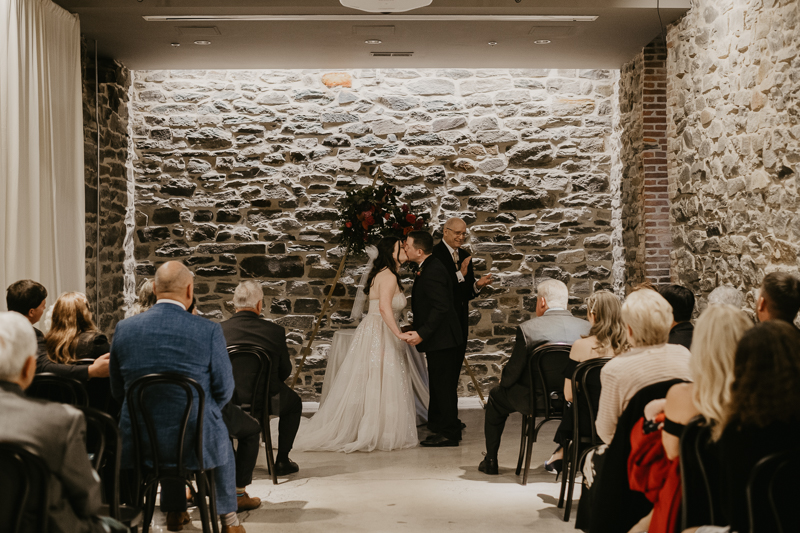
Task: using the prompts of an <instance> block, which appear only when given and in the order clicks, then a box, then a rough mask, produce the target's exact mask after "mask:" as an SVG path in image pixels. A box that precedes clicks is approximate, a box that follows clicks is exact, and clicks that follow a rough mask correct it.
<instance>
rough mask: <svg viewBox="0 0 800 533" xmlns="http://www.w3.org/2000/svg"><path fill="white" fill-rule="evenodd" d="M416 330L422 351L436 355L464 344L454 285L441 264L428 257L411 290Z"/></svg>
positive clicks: (437, 260)
mask: <svg viewBox="0 0 800 533" xmlns="http://www.w3.org/2000/svg"><path fill="white" fill-rule="evenodd" d="M411 310H412V311H413V313H414V329H415V330H416V331H417V333H418V334H419V336H420V337H422V342H421V343H419V345H418V346H417V349H418V350H419V351H420V352H434V351H438V350H446V349H448V348H455V347H456V346H460V345H461V344H464V342H465V340H464V336H463V334H462V332H461V324H460V323H459V319H458V316H457V315H456V311H455V307H454V305H453V282H452V280H451V279H450V273H449V272H448V271H447V268H446V267H445V266H444V265H443V264H442V262H441V261H440V260H439V259H437V258H436V257H434V256H432V255H431V256H429V257H428V258H427V259H426V260H425V261H424V262H423V263H422V265H420V269H419V272H418V274H417V276H416V279H415V280H414V286H413V288H412V289H411Z"/></svg>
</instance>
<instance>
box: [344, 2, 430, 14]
mask: <svg viewBox="0 0 800 533" xmlns="http://www.w3.org/2000/svg"><path fill="white" fill-rule="evenodd" d="M432 1H433V0H339V3H340V4H342V5H343V6H344V7H349V8H351V9H358V10H360V11H367V12H368V13H398V12H401V11H411V10H412V9H419V8H421V7H425V6H429V5H431V2H432Z"/></svg>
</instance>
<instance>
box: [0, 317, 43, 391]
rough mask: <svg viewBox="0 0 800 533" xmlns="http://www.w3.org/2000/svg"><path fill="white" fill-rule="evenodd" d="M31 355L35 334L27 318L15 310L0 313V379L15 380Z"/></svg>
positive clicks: (33, 350) (33, 353) (34, 350)
mask: <svg viewBox="0 0 800 533" xmlns="http://www.w3.org/2000/svg"><path fill="white" fill-rule="evenodd" d="M32 355H36V334H35V333H34V332H33V326H31V323H30V322H28V319H27V318H25V317H24V316H22V315H21V314H19V313H17V312H15V311H6V312H3V313H0V380H2V381H15V380H16V379H17V378H18V377H19V376H20V374H22V368H23V367H24V366H25V361H27V360H28V357H30V356H32Z"/></svg>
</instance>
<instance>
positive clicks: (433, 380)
mask: <svg viewBox="0 0 800 533" xmlns="http://www.w3.org/2000/svg"><path fill="white" fill-rule="evenodd" d="M405 250H406V254H407V255H408V259H409V261H413V262H415V263H417V264H418V265H419V272H418V273H417V277H416V279H415V280H414V287H413V289H412V292H411V309H412V311H413V313H414V324H413V326H412V327H413V330H412V331H409V332H407V333H405V334H404V340H405V341H406V342H408V343H409V344H411V345H412V346H416V347H417V349H418V350H419V351H421V352H425V356H426V358H427V360H428V381H429V386H430V402H429V404H428V424H429V425H430V426H432V427H435V428H436V429H437V430H438V432H437V433H434V434H433V435H431V436H430V437H428V438H427V439H425V440H424V441H422V442H421V443H420V444H422V445H423V446H430V447H442V446H458V442H459V441H460V440H461V422H460V421H459V419H458V378H459V376H460V375H461V362H462V361H463V357H464V347H463V346H462V345H463V344H464V342H465V339H464V336H463V334H462V332H461V324H460V323H459V320H458V316H457V315H456V312H455V307H454V305H453V286H452V281H451V279H450V273H449V272H448V271H447V268H446V267H445V266H444V265H443V264H442V262H441V261H439V260H438V259H437V258H435V257H433V256H432V255H431V254H432V252H433V238H432V237H431V236H430V234H429V233H426V232H424V231H412V232H411V233H409V234H408V239H407V240H406V243H405Z"/></svg>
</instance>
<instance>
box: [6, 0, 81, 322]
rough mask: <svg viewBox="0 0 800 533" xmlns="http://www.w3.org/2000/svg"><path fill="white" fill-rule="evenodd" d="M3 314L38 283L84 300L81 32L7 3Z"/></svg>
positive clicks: (66, 18)
mask: <svg viewBox="0 0 800 533" xmlns="http://www.w3.org/2000/svg"><path fill="white" fill-rule="evenodd" d="M0 6H1V7H0V9H2V11H0V250H2V257H0V290H2V293H3V297H2V299H1V301H2V304H0V309H5V289H6V287H8V285H10V284H11V283H13V282H14V281H16V280H19V279H33V280H36V281H38V282H40V283H42V284H43V285H44V286H45V287H46V288H47V291H48V293H49V298H48V300H49V302H48V303H49V304H51V303H53V302H54V301H55V298H57V297H58V295H59V294H60V293H61V292H63V291H85V290H86V270H85V261H84V254H85V251H84V249H85V244H86V240H85V230H84V223H85V221H84V218H85V214H84V174H83V172H84V170H83V122H82V121H83V115H82V106H81V60H80V23H79V21H78V17H77V15H71V14H70V13H68V12H67V11H65V10H64V9H62V8H60V7H58V6H57V5H55V4H54V3H52V2H51V1H50V0H0Z"/></svg>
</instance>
